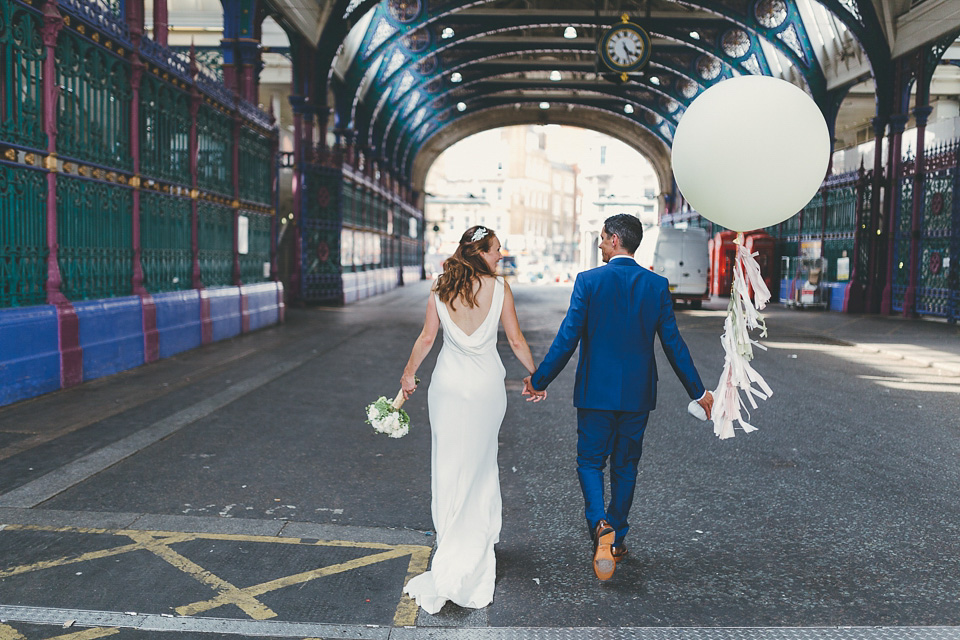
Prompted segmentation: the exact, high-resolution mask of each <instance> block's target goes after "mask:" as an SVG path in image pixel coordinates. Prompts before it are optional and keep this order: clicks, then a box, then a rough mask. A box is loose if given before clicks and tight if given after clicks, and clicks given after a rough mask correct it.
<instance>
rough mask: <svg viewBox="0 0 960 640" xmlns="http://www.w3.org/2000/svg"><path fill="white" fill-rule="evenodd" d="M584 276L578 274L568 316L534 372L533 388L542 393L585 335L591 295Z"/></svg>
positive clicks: (565, 364)
mask: <svg viewBox="0 0 960 640" xmlns="http://www.w3.org/2000/svg"><path fill="white" fill-rule="evenodd" d="M582 276H583V274H578V275H577V279H576V281H575V282H574V283H573V294H572V295H571V296H570V307H569V308H568V309H567V315H566V316H564V318H563V322H562V323H560V330H559V331H557V337H556V338H554V339H553V344H552V345H550V350H549V351H548V352H547V357H545V358H544V359H543V362H541V363H540V366H539V367H538V368H537V370H536V371H535V372H534V374H533V377H532V378H531V383H532V385H533V388H534V389H536V390H538V391H542V390H544V389H546V388H547V385H548V384H550V383H551V382H553V379H554V378H556V377H557V375H559V374H560V372H561V371H562V370H563V368H564V367H565V366H567V362H569V360H570V356H572V355H573V352H574V351H576V349H577V345H578V344H579V343H580V336H581V335H582V334H583V328H584V325H585V324H586V321H587V304H588V302H589V295H588V294H587V285H586V284H585V283H584V280H583V277H582Z"/></svg>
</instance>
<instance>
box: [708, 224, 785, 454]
mask: <svg viewBox="0 0 960 640" xmlns="http://www.w3.org/2000/svg"><path fill="white" fill-rule="evenodd" d="M756 255H759V254H756V253H754V254H751V253H750V252H748V251H747V249H746V248H745V247H744V242H743V234H742V233H740V234H738V235H737V257H736V260H735V262H734V268H733V291H732V292H731V294H730V304H729V305H728V306H727V317H726V320H724V323H723V335H722V336H721V337H720V343H721V344H722V345H723V351H724V359H723V372H722V373H721V374H720V383H719V386H717V389H716V391H714V392H713V396H714V404H713V410H712V414H711V419H712V420H713V432H714V434H716V436H717V437H718V438H720V439H721V440H725V439H727V438H732V437H734V435H735V430H734V423H735V422H736V423H739V425H740V428H741V429H743V431H744V433H750V432H751V431H756V430H757V428H756V427H754V426H753V425H751V424H750V423H749V422H747V421H746V419H745V418H744V415H743V412H745V413H746V417H747V418H749V416H750V411H749V410H748V409H747V405H746V402H744V400H743V398H741V396H740V393H741V392H743V394H744V396H745V397H746V399H747V402H749V403H750V407H751V408H753V409H756V408H757V402H756V398H759V399H761V400H766V399H767V398H769V397H770V396H771V395H773V390H772V389H771V388H770V385H768V384H767V383H766V381H765V380H764V379H763V376H761V375H760V374H759V373H757V372H756V370H755V369H754V368H753V367H751V366H750V361H751V360H753V347H754V346H757V347H759V348H761V349H766V347H764V346H763V345H762V344H760V343H758V342H756V341H755V340H753V339H752V338H751V337H750V331H751V330H753V329H760V330H761V333H760V336H761V337H766V335H767V327H766V325H765V324H764V322H763V315H762V314H761V313H760V310H761V309H763V308H764V307H765V306H766V305H767V302H768V301H769V300H770V289H768V288H767V285H766V283H765V282H764V281H763V276H762V275H761V273H760V265H759V264H758V263H757V261H756V259H755V257H754V256H756ZM751 287H752V288H753V294H754V295H753V300H751V299H750V288H751ZM754 385H756V387H754Z"/></svg>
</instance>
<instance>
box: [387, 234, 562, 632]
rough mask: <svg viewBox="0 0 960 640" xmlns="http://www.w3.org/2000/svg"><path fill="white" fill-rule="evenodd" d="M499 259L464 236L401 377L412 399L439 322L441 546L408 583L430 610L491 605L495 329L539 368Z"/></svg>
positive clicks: (503, 399)
mask: <svg viewBox="0 0 960 640" xmlns="http://www.w3.org/2000/svg"><path fill="white" fill-rule="evenodd" d="M501 257H502V256H501V255H500V240H498V239H497V236H496V235H495V234H494V232H493V230H492V229H488V228H487V227H482V226H474V227H470V228H469V229H467V230H466V232H465V233H464V234H463V236H462V237H461V238H460V246H459V247H457V250H456V251H455V252H454V254H453V255H452V256H450V258H448V259H447V260H446V262H444V264H443V267H444V271H443V273H442V274H441V275H440V276H439V277H438V278H437V281H436V284H435V285H434V287H433V290H432V295H431V296H430V297H429V299H428V300H427V317H426V321H425V322H424V323H423V331H421V332H420V337H419V338H417V341H416V343H415V344H414V345H413V351H412V352H411V353H410V360H409V361H408V362H407V366H406V368H404V370H403V376H402V377H401V378H400V384H401V387H402V389H403V395H404V397H405V398H409V397H410V395H411V394H412V393H413V392H414V391H415V390H416V379H415V374H416V372H417V369H418V368H419V367H420V364H421V363H422V362H423V360H424V358H426V356H427V354H428V353H429V352H430V349H431V347H432V346H433V343H434V340H435V339H436V337H437V331H438V329H439V328H440V327H441V326H442V327H443V348H442V349H441V350H440V355H439V356H438V357H437V365H436V367H435V368H434V370H433V376H432V378H431V380H430V389H429V393H428V396H427V404H428V407H429V412H430V428H431V431H432V434H433V454H432V457H431V472H432V475H431V490H432V492H433V500H432V504H431V511H432V514H433V526H434V528H436V530H437V550H436V553H435V554H434V556H433V563H432V564H431V566H430V571H427V572H426V573H424V574H421V575H419V576H416V577H414V578H412V579H411V580H410V581H409V582H408V583H407V586H406V587H404V592H405V593H407V594H409V595H410V596H411V597H413V598H415V599H416V601H417V604H418V605H419V606H420V607H422V608H423V609H424V611H426V612H427V613H430V614H435V613H437V612H438V611H440V609H441V608H442V607H443V605H444V603H446V602H447V601H448V600H450V601H452V602H454V603H456V604H458V605H460V606H461V607H472V608H480V607H485V606H487V605H489V604H490V603H491V602H493V586H494V581H495V578H496V558H495V557H494V552H493V545H494V544H496V543H497V542H499V541H500V524H501V517H500V507H501V503H500V477H499V470H498V467H497V435H498V433H499V432H500V423H501V421H502V420H503V415H504V412H505V411H506V408H507V394H506V390H505V389H504V384H503V380H504V377H505V375H506V371H505V369H504V368H503V364H502V363H501V362H500V355H499V354H498V353H497V329H498V326H499V325H500V324H502V325H503V329H504V332H505V333H506V335H507V340H508V341H509V342H510V348H511V349H513V353H514V355H516V357H517V359H519V360H520V363H521V364H523V366H524V367H526V369H527V371H529V372H531V373H533V372H534V371H535V370H536V366H535V365H534V362H533V356H532V355H531V354H530V347H529V346H527V341H526V340H525V339H524V337H523V333H521V331H520V324H519V322H518V321H517V312H516V309H515V308H514V305H513V293H512V292H511V291H510V286H509V285H507V283H506V282H504V280H503V278H500V277H497V276H496V275H495V273H496V268H497V262H499V261H500V258H501ZM545 397H546V392H545V391H544V392H537V393H535V394H532V396H531V397H530V398H528V401H530V400H532V401H534V402H539V401H540V400H542V399H544V398H545Z"/></svg>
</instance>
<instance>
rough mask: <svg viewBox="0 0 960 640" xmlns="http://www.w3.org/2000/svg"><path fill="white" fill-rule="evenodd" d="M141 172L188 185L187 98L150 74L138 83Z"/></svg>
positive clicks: (188, 120)
mask: <svg viewBox="0 0 960 640" xmlns="http://www.w3.org/2000/svg"><path fill="white" fill-rule="evenodd" d="M140 171H141V172H142V173H143V174H144V175H146V176H151V177H153V178H159V179H162V180H169V181H170V182H174V183H179V184H183V185H189V184H190V104H189V97H188V96H187V94H186V93H184V92H182V91H180V90H179V89H175V88H174V87H172V86H170V85H169V84H167V83H166V82H163V81H161V80H158V79H156V78H153V77H151V76H149V75H146V76H144V78H143V80H142V82H141V85H140Z"/></svg>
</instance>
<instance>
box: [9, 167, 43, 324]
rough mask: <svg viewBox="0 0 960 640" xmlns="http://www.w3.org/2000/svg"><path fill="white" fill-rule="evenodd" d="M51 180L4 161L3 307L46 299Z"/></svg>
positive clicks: (20, 305)
mask: <svg viewBox="0 0 960 640" xmlns="http://www.w3.org/2000/svg"><path fill="white" fill-rule="evenodd" d="M46 206H47V181H46V176H45V174H44V173H43V172H40V171H35V170H31V169H26V168H21V167H11V166H6V165H3V164H0V308H5V307H27V306H30V305H35V304H43V303H44V302H45V301H46V291H45V290H44V285H45V283H46V279H47V212H46Z"/></svg>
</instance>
